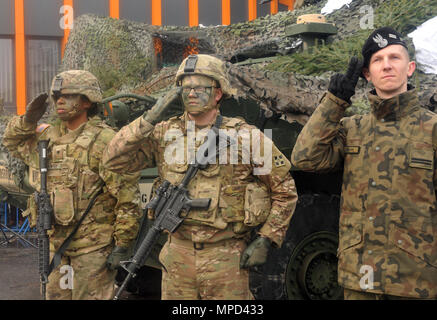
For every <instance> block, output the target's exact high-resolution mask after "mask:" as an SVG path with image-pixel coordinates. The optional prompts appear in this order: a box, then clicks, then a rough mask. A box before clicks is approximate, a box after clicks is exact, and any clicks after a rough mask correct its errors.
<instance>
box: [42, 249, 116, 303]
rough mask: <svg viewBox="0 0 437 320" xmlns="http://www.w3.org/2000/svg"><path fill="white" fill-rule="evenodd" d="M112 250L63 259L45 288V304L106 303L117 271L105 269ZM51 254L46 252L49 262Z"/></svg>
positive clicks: (112, 292)
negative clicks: (46, 301)
mask: <svg viewBox="0 0 437 320" xmlns="http://www.w3.org/2000/svg"><path fill="white" fill-rule="evenodd" d="M111 250H112V246H106V247H104V248H101V249H99V250H96V251H93V252H90V253H87V254H83V255H80V256H74V257H70V256H63V257H62V259H61V263H60V264H59V266H58V267H56V269H54V270H53V271H52V273H51V274H50V276H49V283H48V284H47V299H48V300H109V299H112V297H113V295H114V282H115V276H116V274H117V271H116V270H115V271H110V270H109V269H108V268H106V259H107V258H108V255H109V254H110V253H111ZM53 254H54V252H50V259H52V256H53Z"/></svg>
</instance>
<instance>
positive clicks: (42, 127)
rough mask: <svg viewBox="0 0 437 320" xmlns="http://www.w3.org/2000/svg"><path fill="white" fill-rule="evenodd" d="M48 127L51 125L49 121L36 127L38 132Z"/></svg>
mask: <svg viewBox="0 0 437 320" xmlns="http://www.w3.org/2000/svg"><path fill="white" fill-rule="evenodd" d="M48 127H50V125H49V124H48V123H42V124H40V125H39V126H38V127H36V133H42V132H43V131H44V130H45V129H47V128H48Z"/></svg>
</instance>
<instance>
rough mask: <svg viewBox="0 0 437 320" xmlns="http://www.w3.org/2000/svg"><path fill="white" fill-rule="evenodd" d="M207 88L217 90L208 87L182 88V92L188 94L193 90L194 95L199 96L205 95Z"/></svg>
mask: <svg viewBox="0 0 437 320" xmlns="http://www.w3.org/2000/svg"><path fill="white" fill-rule="evenodd" d="M207 88H217V87H214V86H209V87H182V92H183V93H185V94H189V93H190V92H191V90H194V93H196V94H199V93H205V92H206V89H207Z"/></svg>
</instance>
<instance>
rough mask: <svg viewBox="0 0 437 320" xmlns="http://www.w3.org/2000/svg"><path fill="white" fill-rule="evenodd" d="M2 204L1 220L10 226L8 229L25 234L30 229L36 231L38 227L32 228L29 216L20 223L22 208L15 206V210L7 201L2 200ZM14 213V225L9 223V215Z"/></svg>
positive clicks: (0, 208)
mask: <svg viewBox="0 0 437 320" xmlns="http://www.w3.org/2000/svg"><path fill="white" fill-rule="evenodd" d="M1 204H2V205H0V222H2V224H3V225H4V226H6V227H8V229H10V230H12V231H14V232H18V233H20V234H23V235H25V234H26V233H27V232H29V231H30V232H36V228H30V223H29V219H28V218H27V217H26V219H24V221H23V223H22V224H20V215H21V210H20V209H18V208H15V210H13V209H12V208H11V205H10V204H8V203H7V202H1ZM11 211H12V212H11ZM13 211H15V212H13ZM13 215H15V223H14V224H13V225H9V224H8V217H10V216H13Z"/></svg>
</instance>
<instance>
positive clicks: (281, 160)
mask: <svg viewBox="0 0 437 320" xmlns="http://www.w3.org/2000/svg"><path fill="white" fill-rule="evenodd" d="M273 160H274V163H275V167H276V168H279V167H282V166H285V161H284V156H283V155H282V154H280V155H277V156H274V157H273Z"/></svg>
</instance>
